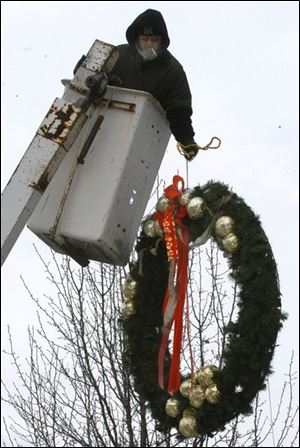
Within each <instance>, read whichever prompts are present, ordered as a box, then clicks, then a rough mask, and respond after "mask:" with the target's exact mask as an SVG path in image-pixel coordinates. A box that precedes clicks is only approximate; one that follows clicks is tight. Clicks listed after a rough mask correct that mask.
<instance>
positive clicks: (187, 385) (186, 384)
mask: <svg viewBox="0 0 300 448" xmlns="http://www.w3.org/2000/svg"><path fill="white" fill-rule="evenodd" d="M191 387H192V380H190V379H188V380H184V381H183V383H181V386H180V393H181V395H182V396H183V397H185V398H189V395H190V391H191Z"/></svg>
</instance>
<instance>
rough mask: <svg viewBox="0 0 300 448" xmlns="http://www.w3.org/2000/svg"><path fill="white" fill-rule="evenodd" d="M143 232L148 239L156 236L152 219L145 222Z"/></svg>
mask: <svg viewBox="0 0 300 448" xmlns="http://www.w3.org/2000/svg"><path fill="white" fill-rule="evenodd" d="M144 232H145V234H146V235H147V236H148V237H150V238H153V237H155V236H156V230H155V221H154V220H153V219H149V220H148V221H146V222H145V224H144Z"/></svg>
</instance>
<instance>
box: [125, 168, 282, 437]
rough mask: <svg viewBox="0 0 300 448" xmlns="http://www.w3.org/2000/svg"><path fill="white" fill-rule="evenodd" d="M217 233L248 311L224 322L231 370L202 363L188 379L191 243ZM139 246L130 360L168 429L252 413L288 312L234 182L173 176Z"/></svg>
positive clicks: (190, 430) (196, 427)
mask: <svg viewBox="0 0 300 448" xmlns="http://www.w3.org/2000/svg"><path fill="white" fill-rule="evenodd" d="M180 184H181V189H180V188H179V185H180ZM209 238H213V240H215V241H216V243H217V245H218V246H219V248H220V249H221V250H222V251H224V254H225V255H226V256H227V258H228V263H229V268H230V277H231V278H232V280H233V281H234V282H235V283H236V285H237V286H238V291H239V293H238V308H239V311H238V316H237V320H236V322H230V323H229V324H228V325H227V326H226V327H225V328H224V329H223V331H224V332H225V333H226V345H225V349H224V352H223V361H222V365H223V367H222V369H220V370H219V369H217V368H216V367H215V366H214V365H203V366H202V367H201V368H200V370H198V371H197V372H196V373H195V374H193V372H191V377H190V378H184V377H182V376H181V374H180V351H181V336H182V315H183V308H184V301H185V295H186V286H187V281H188V275H187V269H188V251H189V247H190V246H191V245H192V246H195V245H200V244H203V243H204V242H206V241H207V240H208V239H209ZM136 251H137V253H138V254H139V259H138V260H137V261H136V262H134V263H132V264H131V265H130V273H129V276H128V278H127V279H126V282H125V284H124V286H123V294H124V296H125V301H124V303H123V306H122V312H123V316H124V319H123V328H124V332H125V335H126V356H125V359H126V362H127V365H128V369H129V372H130V373H131V374H132V375H133V377H134V384H135V389H136V391H137V392H138V393H139V394H141V396H142V397H144V399H145V400H146V401H147V402H148V403H149V407H150V408H151V411H152V416H153V418H154V419H155V420H156V422H157V429H158V430H160V431H163V432H167V431H169V430H170V429H171V428H172V427H176V428H178V429H179V431H180V433H181V434H182V435H183V436H184V437H197V436H198V435H204V434H211V433H213V432H215V431H222V430H224V428H225V424H226V423H227V422H229V421H230V420H232V419H233V418H235V417H237V416H238V415H239V414H249V413H251V412H252V408H251V402H252V400H253V399H254V397H255V396H256V394H257V393H258V392H259V391H260V390H262V389H264V388H265V380H266V377H267V376H268V375H269V374H270V373H271V360H272V357H273V354H274V349H275V343H276V338H277V334H278V332H279V330H280V328H281V327H282V322H283V320H284V319H285V318H286V317H285V315H284V314H283V313H282V312H281V300H280V290H279V281H278V274H277V268H276V263H275V260H274V257H273V253H272V249H271V247H270V244H269V242H268V239H267V237H266V235H265V233H264V231H263V229H262V226H261V224H260V220H259V218H258V217H257V216H256V215H255V214H254V212H253V211H252V210H251V208H250V207H249V206H248V205H247V204H246V203H245V202H244V200H243V199H242V198H240V197H239V196H237V195H236V194H235V193H233V192H232V191H231V190H230V189H229V188H228V186H226V185H224V184H222V183H220V182H212V181H210V182H208V183H207V184H206V185H204V186H203V187H200V186H198V187H195V188H194V189H193V190H191V189H184V181H183V179H182V178H181V177H180V176H174V178H173V184H172V185H171V186H169V187H168V188H166V189H165V192H164V196H162V197H161V198H160V199H159V200H158V203H157V206H156V212H155V213H154V215H153V216H151V218H150V219H147V220H146V222H145V223H144V225H143V229H142V231H141V233H140V235H139V238H138V242H137V244H136ZM172 326H173V327H174V332H173V352H172V356H171V354H170V352H169V348H168V343H169V336H170V331H171V328H172ZM165 383H167V384H168V385H167V390H166V389H165Z"/></svg>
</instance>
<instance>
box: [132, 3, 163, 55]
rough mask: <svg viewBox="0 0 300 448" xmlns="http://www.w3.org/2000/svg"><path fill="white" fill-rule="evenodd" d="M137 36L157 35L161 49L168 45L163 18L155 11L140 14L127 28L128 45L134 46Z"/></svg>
mask: <svg viewBox="0 0 300 448" xmlns="http://www.w3.org/2000/svg"><path fill="white" fill-rule="evenodd" d="M139 34H148V35H151V34H157V35H160V36H161V37H162V47H163V48H167V47H168V46H169V45H170V39H169V36H168V30H167V26H166V23H165V21H164V18H163V16H162V15H161V13H160V12H159V11H156V10H155V9H147V10H146V11H145V12H143V13H142V14H140V15H139V16H138V17H137V18H136V19H135V20H134V21H133V22H132V24H131V25H130V26H129V27H128V29H127V31H126V38H127V41H128V42H129V43H130V45H134V44H135V41H136V39H137V37H138V35H139Z"/></svg>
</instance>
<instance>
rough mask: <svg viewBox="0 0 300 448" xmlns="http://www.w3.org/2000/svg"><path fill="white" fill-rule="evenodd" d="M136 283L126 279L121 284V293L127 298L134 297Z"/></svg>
mask: <svg viewBox="0 0 300 448" xmlns="http://www.w3.org/2000/svg"><path fill="white" fill-rule="evenodd" d="M136 286H137V283H136V281H135V280H132V279H127V280H126V282H125V283H124V285H123V294H124V296H125V297H127V299H134V297H135V294H136Z"/></svg>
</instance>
